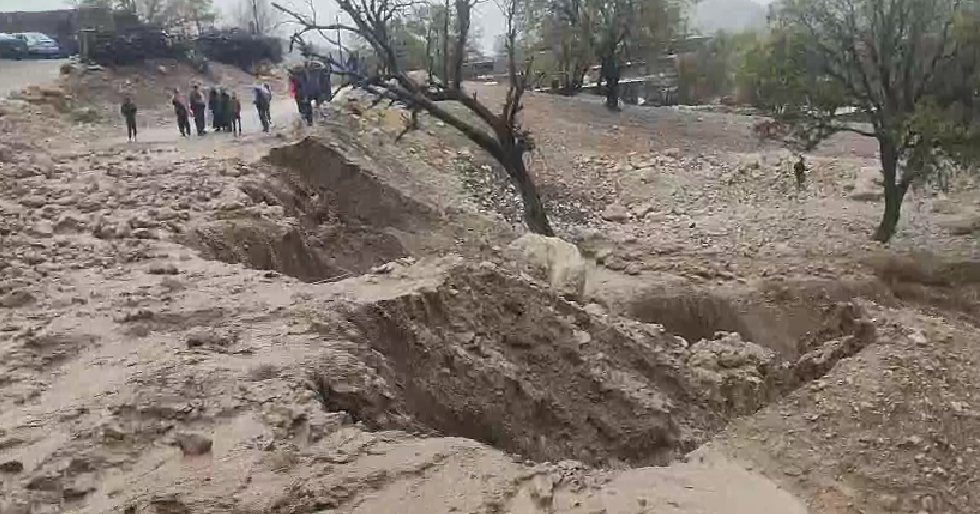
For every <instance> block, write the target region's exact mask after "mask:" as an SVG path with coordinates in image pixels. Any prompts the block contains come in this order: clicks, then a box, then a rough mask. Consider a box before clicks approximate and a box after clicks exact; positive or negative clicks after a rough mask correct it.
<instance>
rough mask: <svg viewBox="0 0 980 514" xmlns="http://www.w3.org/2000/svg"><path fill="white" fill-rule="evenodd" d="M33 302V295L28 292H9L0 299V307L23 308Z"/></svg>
mask: <svg viewBox="0 0 980 514" xmlns="http://www.w3.org/2000/svg"><path fill="white" fill-rule="evenodd" d="M33 302H34V295H32V294H31V293H29V292H28V291H11V292H9V293H7V294H5V295H3V296H2V297H0V307H6V308H8V309H12V308H16V307H23V306H25V305H29V304H31V303H33Z"/></svg>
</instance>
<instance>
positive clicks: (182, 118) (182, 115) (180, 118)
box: [171, 89, 191, 137]
mask: <svg viewBox="0 0 980 514" xmlns="http://www.w3.org/2000/svg"><path fill="white" fill-rule="evenodd" d="M171 102H172V103H173V104H174V114H176V115H177V128H179V129H180V135H181V136H185V137H186V136H189V135H191V122H190V120H189V119H187V106H186V105H184V101H183V100H182V99H181V98H180V90H179V89H174V96H173V98H172V99H171Z"/></svg>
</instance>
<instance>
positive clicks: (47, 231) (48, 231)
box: [32, 220, 54, 237]
mask: <svg viewBox="0 0 980 514" xmlns="http://www.w3.org/2000/svg"><path fill="white" fill-rule="evenodd" d="M32 232H33V233H34V235H36V236H38V237H51V236H53V235H54V225H52V224H51V222H50V221H47V220H41V221H38V222H37V223H35V224H34V228H33V230H32Z"/></svg>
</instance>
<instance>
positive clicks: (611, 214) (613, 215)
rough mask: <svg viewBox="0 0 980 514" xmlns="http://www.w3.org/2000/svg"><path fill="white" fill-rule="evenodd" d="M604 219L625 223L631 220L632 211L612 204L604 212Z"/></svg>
mask: <svg viewBox="0 0 980 514" xmlns="http://www.w3.org/2000/svg"><path fill="white" fill-rule="evenodd" d="M602 219H604V220H606V221H617V222H624V221H627V220H629V219H630V211H629V210H628V209H626V207H623V206H622V205H619V204H616V203H614V204H610V205H609V206H608V207H606V210H604V211H602Z"/></svg>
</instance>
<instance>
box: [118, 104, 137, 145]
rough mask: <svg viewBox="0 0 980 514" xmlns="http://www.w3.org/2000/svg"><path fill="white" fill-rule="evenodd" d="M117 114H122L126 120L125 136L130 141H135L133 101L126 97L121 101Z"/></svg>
mask: <svg viewBox="0 0 980 514" xmlns="http://www.w3.org/2000/svg"><path fill="white" fill-rule="evenodd" d="M119 112H120V113H122V115H123V118H125V119H126V135H127V137H128V138H129V140H130V141H135V140H136V104H134V103H133V99H132V98H130V97H129V96H126V99H125V100H123V103H122V106H121V107H119Z"/></svg>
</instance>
